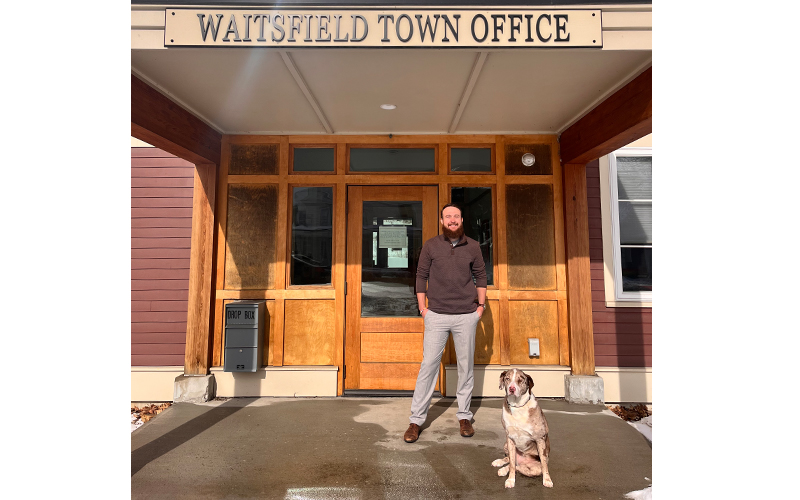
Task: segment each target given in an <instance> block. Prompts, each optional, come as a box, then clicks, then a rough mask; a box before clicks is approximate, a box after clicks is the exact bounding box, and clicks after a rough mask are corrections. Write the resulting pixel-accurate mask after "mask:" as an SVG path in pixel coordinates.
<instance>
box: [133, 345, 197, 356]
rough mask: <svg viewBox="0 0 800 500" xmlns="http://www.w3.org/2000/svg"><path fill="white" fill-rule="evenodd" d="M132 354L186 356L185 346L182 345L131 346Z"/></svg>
mask: <svg viewBox="0 0 800 500" xmlns="http://www.w3.org/2000/svg"><path fill="white" fill-rule="evenodd" d="M131 354H133V355H136V354H140V355H141V354H171V355H175V354H180V355H181V356H183V354H184V346H182V345H180V344H135V345H132V346H131Z"/></svg>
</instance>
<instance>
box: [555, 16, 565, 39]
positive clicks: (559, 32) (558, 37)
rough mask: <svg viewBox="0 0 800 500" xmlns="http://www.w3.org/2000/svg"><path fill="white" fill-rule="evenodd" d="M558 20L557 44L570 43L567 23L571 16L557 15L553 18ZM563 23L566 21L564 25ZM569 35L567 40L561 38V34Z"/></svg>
mask: <svg viewBox="0 0 800 500" xmlns="http://www.w3.org/2000/svg"><path fill="white" fill-rule="evenodd" d="M553 17H554V18H555V20H556V42H569V33H567V21H569V16H568V15H567V14H556V15H555V16H553ZM561 21H564V22H563V23H562V22H561ZM562 31H563V32H564V33H567V38H561V32H562Z"/></svg>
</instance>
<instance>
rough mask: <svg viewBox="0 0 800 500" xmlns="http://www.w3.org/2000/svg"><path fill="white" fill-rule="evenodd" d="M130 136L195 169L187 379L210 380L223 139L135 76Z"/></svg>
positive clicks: (187, 326) (185, 360) (132, 80)
mask: <svg viewBox="0 0 800 500" xmlns="http://www.w3.org/2000/svg"><path fill="white" fill-rule="evenodd" d="M131 136H133V137H136V138H137V139H141V140H143V141H145V142H147V143H149V144H151V145H153V146H155V147H157V148H159V149H162V150H164V151H167V152H168V153H172V154H174V155H175V156H178V157H179V158H183V159H184V160H186V161H190V162H192V163H194V164H195V175H194V194H193V201H192V243H191V244H192V248H191V258H190V263H189V305H188V315H187V321H186V353H185V357H184V373H185V374H186V375H206V374H208V368H209V366H210V361H211V359H210V358H211V342H212V335H211V325H212V312H211V310H212V307H213V305H214V302H213V301H214V297H213V285H214V283H213V282H212V273H213V262H214V202H215V198H216V196H215V190H216V180H217V166H218V165H219V164H220V158H221V150H222V134H220V133H219V132H218V131H216V130H214V129H213V128H211V127H210V126H208V125H207V124H206V123H205V122H203V121H202V120H200V119H199V118H197V117H196V116H194V115H193V114H191V113H189V112H188V111H186V110H185V109H183V108H182V107H180V106H179V105H178V104H176V103H174V102H172V101H171V100H170V99H169V98H167V97H166V96H164V95H163V94H161V93H160V92H158V91H157V90H156V89H154V88H152V87H150V86H149V85H147V84H146V83H145V82H143V81H142V80H140V79H138V78H136V77H135V76H134V75H131Z"/></svg>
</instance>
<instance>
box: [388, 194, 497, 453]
mask: <svg viewBox="0 0 800 500" xmlns="http://www.w3.org/2000/svg"><path fill="white" fill-rule="evenodd" d="M439 222H440V223H441V224H442V234H441V235H439V236H436V237H434V238H431V239H429V240H428V241H426V242H425V245H424V246H423V247H422V252H420V255H419V264H417V284H416V290H417V302H418V304H419V312H420V314H421V315H422V318H423V320H424V321H425V337H424V340H423V351H422V364H421V365H420V367H419V375H418V376H417V385H416V387H415V388H414V398H413V399H412V400H411V417H410V418H409V420H410V421H411V424H410V425H409V426H408V430H406V433H405V435H404V436H403V439H404V440H405V442H407V443H413V442H414V441H416V440H417V439H418V438H419V433H420V426H421V425H422V424H423V423H425V418H426V417H427V415H428V406H430V402H431V397H432V396H433V389H434V387H435V385H436V379H437V378H438V376H439V362H440V361H441V359H442V353H443V352H444V348H445V345H446V344H447V337H448V336H449V335H450V333H451V332H452V334H453V343H454V344H455V348H456V357H457V359H458V388H457V390H456V399H457V400H458V413H457V414H456V416H457V417H458V423H459V428H460V433H461V435H462V436H464V437H471V436H472V435H473V434H475V430H474V429H473V428H472V423H471V420H472V412H471V411H470V410H469V407H470V403H471V401H472V389H473V387H474V385H475V379H474V377H473V374H472V365H473V363H474V356H475V327H477V326H478V320H480V318H481V315H482V314H483V311H484V309H485V308H486V266H485V264H484V262H483V255H482V254H481V249H480V245H479V244H478V242H477V241H475V240H473V239H472V238H468V237H466V236H464V225H463V221H462V219H461V209H460V208H458V207H457V206H456V205H454V204H452V203H449V204H447V205H445V206H444V207H443V208H442V211H441V219H439ZM473 276H474V277H475V280H474V281H473ZM426 284H427V298H428V305H427V307H426V305H425V297H426ZM476 299H477V300H476Z"/></svg>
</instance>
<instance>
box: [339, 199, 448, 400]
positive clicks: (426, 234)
mask: <svg viewBox="0 0 800 500" xmlns="http://www.w3.org/2000/svg"><path fill="white" fill-rule="evenodd" d="M365 190H369V191H373V190H375V191H377V190H382V192H380V193H372V192H370V193H368V194H367V196H366V197H365V193H364V191H365ZM346 191H347V213H346V220H347V228H346V240H347V241H346V246H347V255H346V256H345V268H346V271H345V275H346V277H347V278H346V293H345V314H344V316H345V335H344V358H345V359H344V366H345V374H344V384H343V388H344V390H357V389H359V388H360V386H359V378H360V375H361V372H360V364H361V291H360V287H359V286H357V284H359V283H361V258H362V255H361V249H362V242H361V236H360V235H361V227H362V225H361V222H360V220H361V215H362V214H363V212H362V210H363V202H364V200H365V199H367V200H368V201H396V200H407V199H417V198H421V199H422V201H423V204H422V207H423V208H422V210H423V211H422V220H423V221H424V222H423V232H422V241H423V243H424V242H425V241H427V240H428V239H430V238H433V237H434V236H436V235H437V234H438V233H439V224H438V219H439V217H438V213H439V206H438V195H439V186H438V184H431V185H409V186H405V185H402V186H398V185H372V184H371V185H353V184H350V185H347V186H346ZM420 195H421V196H420ZM351 220H353V221H355V220H358V221H359V222H358V224H355V223H354V224H351V223H350V222H351ZM425 222H427V224H426V223H425ZM444 362H445V358H444V356H442V361H441V362H440V369H439V387H440V392H441V393H442V395H444V387H445V378H444V377H445V370H444Z"/></svg>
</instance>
